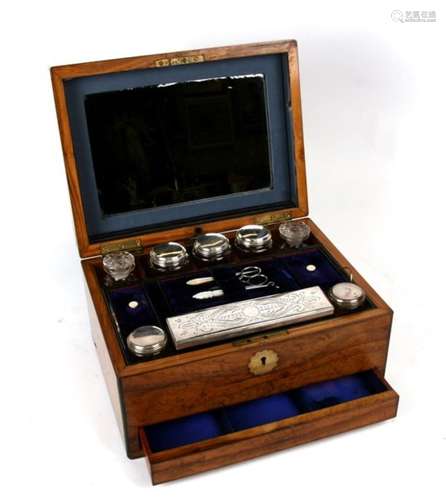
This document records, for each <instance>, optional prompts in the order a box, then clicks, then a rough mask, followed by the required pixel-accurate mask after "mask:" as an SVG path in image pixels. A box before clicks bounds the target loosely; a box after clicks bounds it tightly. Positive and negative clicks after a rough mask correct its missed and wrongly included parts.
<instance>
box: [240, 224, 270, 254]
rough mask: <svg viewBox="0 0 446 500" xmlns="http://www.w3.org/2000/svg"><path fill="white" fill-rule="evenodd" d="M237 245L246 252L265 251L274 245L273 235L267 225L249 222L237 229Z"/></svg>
mask: <svg viewBox="0 0 446 500" xmlns="http://www.w3.org/2000/svg"><path fill="white" fill-rule="evenodd" d="M235 245H236V246H237V248H239V249H240V250H242V251H244V252H253V253H260V252H265V251H266V250H269V249H270V248H271V247H272V245H273V237H272V235H271V231H270V230H269V229H267V228H266V227H265V226H260V225H258V224H249V225H247V226H243V227H241V228H240V229H239V230H238V231H237V234H236V236H235Z"/></svg>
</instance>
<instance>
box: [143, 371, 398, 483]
mask: <svg viewBox="0 0 446 500" xmlns="http://www.w3.org/2000/svg"><path fill="white" fill-rule="evenodd" d="M397 407H398V394H397V393H396V392H395V391H394V390H393V389H392V388H391V387H390V386H389V384H388V383H387V382H386V381H385V380H384V379H382V378H381V377H380V375H379V374H377V373H376V372H374V371H372V370H368V371H365V372H361V373H356V374H353V375H349V376H346V377H341V378H337V379H334V380H328V381H324V382H319V383H316V384H311V385H307V386H304V387H300V388H298V389H295V390H291V391H287V392H284V393H279V394H274V395H272V396H268V397H265V398H260V399H255V400H252V401H247V402H244V403H240V404H237V405H232V406H227V407H224V408H219V409H217V410H213V411H209V412H204V413H198V414H195V415H190V416H187V417H183V418H179V419H176V420H170V421H166V422H161V423H158V424H154V425H150V426H147V427H144V428H142V429H141V430H140V439H141V443H142V447H143V449H144V453H145V455H146V458H147V462H148V465H149V468H150V470H151V474H152V482H153V483H154V484H158V483H162V482H166V481H171V480H173V479H178V478H181V477H185V476H189V475H192V474H195V473H198V472H203V471H206V470H211V469H215V468H218V467H222V466H224V465H228V464H233V463H237V462H242V461H244V460H248V459H250V458H254V457H257V456H261V455H265V454H267V453H271V452H273V451H278V450H282V449H285V448H290V447H292V446H296V445H299V444H303V443H307V442H310V441H314V440H316V439H320V438H323V437H327V436H331V435H335V434H339V433H341V432H345V431H348V430H352V429H355V428H358V427H362V426H365V425H368V424H372V423H375V422H379V421H382V420H386V419H388V418H392V417H394V416H395V415H396V412H397Z"/></svg>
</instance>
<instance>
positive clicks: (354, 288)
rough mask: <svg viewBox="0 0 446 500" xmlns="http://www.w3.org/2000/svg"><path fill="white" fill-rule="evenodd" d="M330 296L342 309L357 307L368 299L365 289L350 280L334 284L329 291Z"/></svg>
mask: <svg viewBox="0 0 446 500" xmlns="http://www.w3.org/2000/svg"><path fill="white" fill-rule="evenodd" d="M328 296H329V298H330V300H331V301H332V302H333V304H334V305H335V306H337V307H340V308H341V309H356V308H357V307H359V306H360V305H362V304H363V303H364V301H365V299H366V295H365V292H364V290H363V289H362V288H361V287H360V286H359V285H356V284H355V283H350V282H348V281H346V282H345V283H344V282H342V283H337V284H336V285H334V286H332V287H331V288H330V290H329V291H328Z"/></svg>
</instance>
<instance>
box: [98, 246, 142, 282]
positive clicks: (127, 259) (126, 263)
mask: <svg viewBox="0 0 446 500" xmlns="http://www.w3.org/2000/svg"><path fill="white" fill-rule="evenodd" d="M102 265H103V267H104V271H105V272H106V273H107V274H108V275H109V276H111V277H112V278H113V279H114V280H115V281H121V280H125V279H126V278H127V277H128V276H129V275H130V273H131V272H132V271H133V270H134V269H135V257H134V256H133V254H131V253H130V252H124V251H123V252H112V253H108V254H106V255H104V257H103V258H102Z"/></svg>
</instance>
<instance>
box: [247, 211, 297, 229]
mask: <svg viewBox="0 0 446 500" xmlns="http://www.w3.org/2000/svg"><path fill="white" fill-rule="evenodd" d="M292 218H293V216H292V214H291V213H284V214H270V215H260V216H259V217H257V218H256V224H261V225H263V226H264V225H266V224H274V223H277V222H285V221H287V220H291V219H292Z"/></svg>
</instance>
